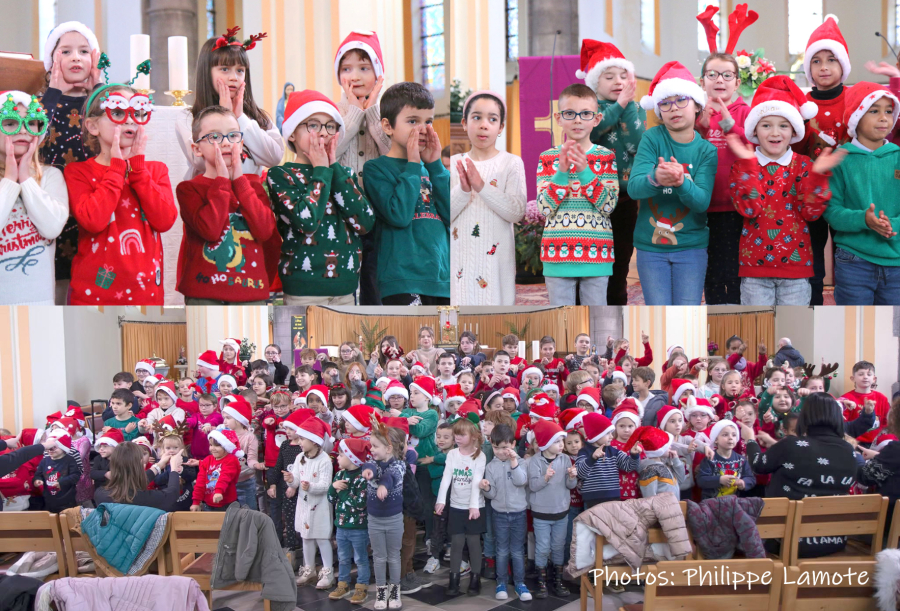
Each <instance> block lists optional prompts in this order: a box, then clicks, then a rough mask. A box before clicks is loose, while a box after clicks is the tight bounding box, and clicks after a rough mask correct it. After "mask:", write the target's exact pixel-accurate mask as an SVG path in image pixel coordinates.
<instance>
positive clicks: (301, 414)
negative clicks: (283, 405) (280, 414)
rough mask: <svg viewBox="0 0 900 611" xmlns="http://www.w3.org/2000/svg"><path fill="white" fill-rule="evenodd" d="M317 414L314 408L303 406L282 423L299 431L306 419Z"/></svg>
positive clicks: (345, 415) (345, 414)
mask: <svg viewBox="0 0 900 611" xmlns="http://www.w3.org/2000/svg"><path fill="white" fill-rule="evenodd" d="M359 407H362V406H359ZM350 409H353V408H350ZM349 411H350V410H347V412H345V413H344V418H346V417H347V413H349ZM315 415H316V413H315V411H314V410H311V409H308V408H305V407H303V408H300V409H296V410H294V411H293V412H291V413H290V415H288V417H287V418H285V419H284V422H283V423H282V424H283V426H284V427H285V428H289V429H293V430H294V431H299V430H300V426H301V425H302V424H303V423H304V422H306V420H307V419H308V418H313V417H314V416H315Z"/></svg>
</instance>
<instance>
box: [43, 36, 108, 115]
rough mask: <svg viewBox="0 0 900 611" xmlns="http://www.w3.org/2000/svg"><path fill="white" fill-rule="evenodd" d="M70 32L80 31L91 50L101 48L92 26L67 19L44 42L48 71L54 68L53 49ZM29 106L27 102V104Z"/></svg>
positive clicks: (45, 62) (45, 63)
mask: <svg viewBox="0 0 900 611" xmlns="http://www.w3.org/2000/svg"><path fill="white" fill-rule="evenodd" d="M69 32H78V33H79V34H81V35H82V36H84V37H85V39H87V42H88V46H90V48H91V51H96V50H98V49H100V44H99V43H98V42H97V36H96V35H95V34H94V32H92V31H91V28H89V27H87V26H86V25H84V24H83V23H81V22H80V21H66V22H65V23H61V24H59V25H58V26H56V27H55V28H53V29H52V30H50V34H49V35H48V36H47V40H46V41H45V42H44V53H43V59H44V68H45V69H46V70H47V72H50V69H51V68H53V51H54V49H56V45H57V43H58V42H59V39H60V38H62V36H63V34H67V33H69ZM26 106H27V104H26Z"/></svg>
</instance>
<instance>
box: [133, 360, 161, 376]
mask: <svg viewBox="0 0 900 611" xmlns="http://www.w3.org/2000/svg"><path fill="white" fill-rule="evenodd" d="M141 369H143V370H144V371H146V372H147V373H149V374H150V375H154V374H155V373H156V362H155V361H153V360H151V359H141V360H139V361H138V362H137V365H135V366H134V370H135V371H140V370H141Z"/></svg>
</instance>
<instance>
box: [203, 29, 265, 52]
mask: <svg viewBox="0 0 900 611" xmlns="http://www.w3.org/2000/svg"><path fill="white" fill-rule="evenodd" d="M240 30H241V28H240V27H239V26H234V27H233V28H228V31H227V32H225V33H224V34H223V35H221V36H219V38H218V39H217V40H216V44H215V46H213V50H214V51H215V50H216V49H221V48H223V47H229V46H231V47H241V48H243V49H244V51H249V50H250V49H252V48H253V47H255V46H256V43H257V42H259V41H260V40H262V39H263V38H266V37H267V36H268V34H267V33H266V32H262V33H261V34H253V35H252V36H250V38H248V39H247V40H245V41H243V42H241V41H240V39H239V38H238V37H237V33H238V32H239V31H240Z"/></svg>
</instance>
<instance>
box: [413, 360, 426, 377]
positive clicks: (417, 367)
mask: <svg viewBox="0 0 900 611" xmlns="http://www.w3.org/2000/svg"><path fill="white" fill-rule="evenodd" d="M415 371H418V372H419V373H421V374H423V375H424V374H426V373H428V367H426V366H425V365H423V364H422V362H421V361H416V362H415V363H413V364H412V365H410V366H409V373H410V374H412V373H413V372H415Z"/></svg>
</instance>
